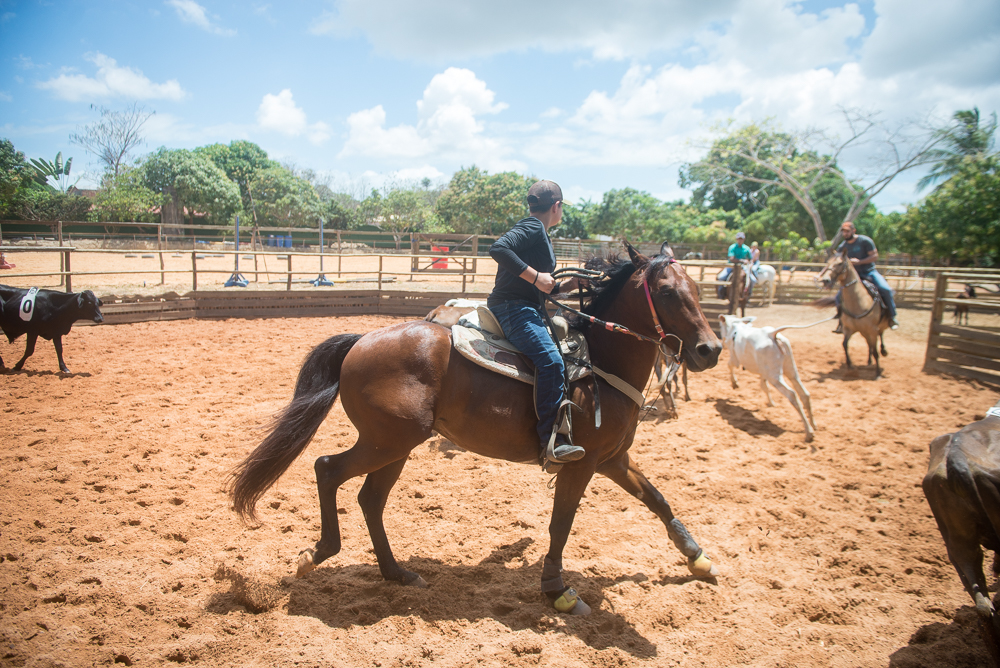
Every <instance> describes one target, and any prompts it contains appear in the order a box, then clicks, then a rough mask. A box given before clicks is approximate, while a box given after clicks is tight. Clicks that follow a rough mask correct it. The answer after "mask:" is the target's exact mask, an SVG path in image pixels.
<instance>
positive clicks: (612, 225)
mask: <svg viewBox="0 0 1000 668" xmlns="http://www.w3.org/2000/svg"><path fill="white" fill-rule="evenodd" d="M661 207H662V202H660V200H658V199H656V198H655V197H653V196H652V195H650V194H649V193H646V192H642V191H639V190H636V189H635V188H622V189H621V190H609V191H608V192H606V193H604V198H603V199H602V200H601V203H600V204H598V205H597V207H596V209H595V211H594V212H593V214H592V215H591V229H592V230H593V231H594V232H595V233H596V234H606V235H608V236H611V237H615V238H618V239H622V238H627V239H629V240H631V241H634V242H638V241H654V240H656V237H657V236H659V235H660V232H659V230H660V228H661V227H662V225H661V224H660V223H661V220H660V219H661V217H662V211H661Z"/></svg>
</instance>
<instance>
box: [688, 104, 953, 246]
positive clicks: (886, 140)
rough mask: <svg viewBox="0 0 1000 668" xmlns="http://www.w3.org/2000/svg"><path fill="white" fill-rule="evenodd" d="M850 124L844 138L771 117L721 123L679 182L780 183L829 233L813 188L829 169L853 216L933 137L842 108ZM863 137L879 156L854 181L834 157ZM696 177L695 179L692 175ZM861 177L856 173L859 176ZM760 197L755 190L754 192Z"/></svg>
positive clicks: (735, 187) (766, 188)
mask: <svg viewBox="0 0 1000 668" xmlns="http://www.w3.org/2000/svg"><path fill="white" fill-rule="evenodd" d="M844 118H845V123H846V126H847V128H848V133H847V135H846V138H842V137H831V136H829V135H828V134H827V133H825V132H822V131H818V130H812V129H810V130H805V131H802V132H796V133H790V132H784V131H781V130H780V129H778V128H776V127H775V126H774V125H773V124H772V123H771V122H770V121H764V122H762V123H750V124H748V125H745V126H742V127H738V128H732V127H731V126H727V127H725V128H723V129H722V130H723V131H724V134H723V136H722V137H720V138H719V139H717V140H715V142H713V143H712V145H711V146H710V147H709V148H708V150H707V151H706V155H705V157H704V158H702V159H701V160H699V161H697V162H694V163H690V164H687V165H684V166H683V167H682V169H681V175H682V178H681V183H682V184H684V183H687V184H688V187H690V185H691V184H692V183H695V182H698V183H701V186H699V187H704V188H705V189H706V192H707V191H713V192H714V191H715V190H716V189H721V190H730V191H733V192H737V191H743V190H745V189H746V188H748V187H749V186H748V185H747V184H757V186H758V187H759V188H760V190H759V191H757V192H758V193H759V194H760V195H765V194H768V193H774V192H777V191H778V190H779V189H780V190H783V191H785V192H787V193H788V194H789V195H791V196H792V197H793V198H794V199H795V200H796V201H797V202H798V203H799V204H800V205H801V206H802V209H803V210H804V211H805V212H806V214H807V215H808V216H809V218H810V220H811V221H812V224H813V234H814V235H815V236H816V237H818V238H819V239H820V240H821V241H825V240H826V239H827V232H826V229H825V226H824V221H823V217H822V213H821V211H820V209H819V207H818V206H817V203H816V201H815V199H814V198H815V195H816V193H815V188H816V187H817V186H818V185H819V184H820V183H821V182H822V181H823V180H824V178H825V177H827V176H828V175H833V176H835V177H837V178H839V179H840V180H841V181H843V183H844V185H845V187H846V188H847V192H849V193H851V204H850V206H849V207H848V209H847V213H846V214H845V215H844V218H843V220H838V221H835V224H836V225H838V226H839V224H840V223H842V222H854V221H855V220H856V219H857V218H858V217H859V216H861V215H862V214H863V213H864V212H865V211H866V210H868V205H869V204H870V203H871V199H872V198H873V197H875V195H877V194H878V193H880V192H881V191H882V190H883V189H885V187H886V186H888V185H889V183H891V182H892V180H893V179H894V178H895V177H896V176H897V175H899V174H900V173H901V172H903V171H905V170H907V169H911V168H913V167H916V166H918V165H922V164H925V163H926V162H927V160H928V153H929V151H930V150H931V149H932V148H933V146H934V145H935V143H936V141H937V140H936V139H935V138H933V137H926V138H920V139H914V138H910V137H907V136H906V133H905V132H904V130H903V129H893V128H888V127H886V126H885V124H883V123H881V122H880V121H879V120H878V119H877V117H876V116H875V115H874V114H866V113H860V112H857V111H853V110H845V111H844ZM862 143H868V144H875V143H877V144H878V146H879V147H880V153H881V156H882V157H881V158H880V159H879V161H878V164H877V165H876V169H875V171H874V172H873V173H872V174H871V175H869V177H868V178H867V179H866V181H867V183H868V185H864V184H861V185H860V186H857V185H855V183H854V182H852V180H851V179H850V178H848V176H847V175H846V174H845V173H844V172H843V170H841V168H840V167H839V166H838V164H837V161H838V159H839V157H840V155H841V154H842V153H844V152H845V151H847V150H849V149H851V148H852V147H854V146H856V145H860V144H862ZM695 179H696V180H697V181H696V180H695ZM857 181H859V182H860V179H857ZM757 197H758V199H759V196H757Z"/></svg>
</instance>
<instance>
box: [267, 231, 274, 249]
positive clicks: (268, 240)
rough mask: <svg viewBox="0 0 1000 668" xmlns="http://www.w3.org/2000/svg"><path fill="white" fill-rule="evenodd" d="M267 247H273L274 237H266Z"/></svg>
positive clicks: (270, 235)
mask: <svg viewBox="0 0 1000 668" xmlns="http://www.w3.org/2000/svg"><path fill="white" fill-rule="evenodd" d="M267 245H268V246H273V245H274V235H273V234H269V235H267Z"/></svg>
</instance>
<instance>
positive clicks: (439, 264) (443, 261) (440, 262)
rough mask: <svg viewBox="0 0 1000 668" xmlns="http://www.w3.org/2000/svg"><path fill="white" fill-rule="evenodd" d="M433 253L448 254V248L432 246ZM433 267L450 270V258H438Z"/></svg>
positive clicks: (432, 264) (435, 259)
mask: <svg viewBox="0 0 1000 668" xmlns="http://www.w3.org/2000/svg"><path fill="white" fill-rule="evenodd" d="M431 250H432V251H437V252H439V253H447V252H448V246H431ZM431 267H432V268H434V269H447V268H448V258H446V257H436V258H434V262H433V263H431Z"/></svg>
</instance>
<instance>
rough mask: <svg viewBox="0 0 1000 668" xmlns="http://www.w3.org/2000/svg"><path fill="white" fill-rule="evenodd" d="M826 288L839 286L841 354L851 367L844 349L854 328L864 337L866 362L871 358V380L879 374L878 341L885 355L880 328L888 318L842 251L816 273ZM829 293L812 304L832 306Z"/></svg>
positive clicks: (832, 300)
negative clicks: (872, 367)
mask: <svg viewBox="0 0 1000 668" xmlns="http://www.w3.org/2000/svg"><path fill="white" fill-rule="evenodd" d="M816 280H817V281H822V283H823V285H824V286H825V287H827V288H830V287H833V286H834V285H835V284H837V285H840V287H841V288H842V292H841V296H840V300H841V301H840V311H841V313H840V322H841V324H842V325H843V327H844V357H846V358H847V368H848V369H850V368H851V354H850V353H849V352H848V351H847V342H848V341H850V340H851V337H852V336H854V333H855V332H858V333H859V334H861V336H863V337H865V341H866V342H867V343H868V364H871V363H872V358H873V357H874V358H875V380H878V379H879V378H881V377H882V367H881V365H879V363H878V356H879V349H880V348H879V345H878V344H881V351H882V355H884V356H888V355H889V352H888V351H887V350H886V349H885V339H884V338H883V336H884V332H885V330H886V329H888V328H889V318H888V314H887V313H886V311H885V308H884V307H883V306H882V303H881V301H876V300H875V299H874V298H873V297H872V296H871V294H869V292H868V290H867V288H865V286H864V285H863V284H862V283H861V277H860V276H859V275H858V271H857V269H855V268H854V264H853V263H852V262H851V260H850V258H848V257H847V254H846V253H844V252H839V253H834V254H833V257H831V258H830V261H829V262H827V263H826V266H825V267H823V269H822V271H820V272H819V275H818V276H817V277H816ZM834 303H835V300H834V298H833V297H824V298H822V299H817V300H816V301H814V302H813V305H815V306H832V305H833V304H834Z"/></svg>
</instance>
